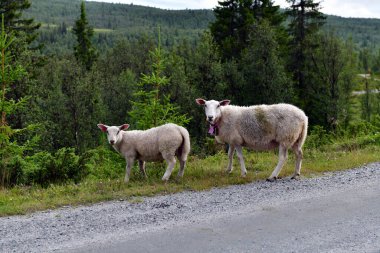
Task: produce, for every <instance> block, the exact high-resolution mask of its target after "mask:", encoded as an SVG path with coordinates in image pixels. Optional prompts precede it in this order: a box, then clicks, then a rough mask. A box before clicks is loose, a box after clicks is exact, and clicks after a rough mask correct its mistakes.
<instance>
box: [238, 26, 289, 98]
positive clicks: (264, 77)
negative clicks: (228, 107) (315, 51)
mask: <svg viewBox="0 0 380 253" xmlns="http://www.w3.org/2000/svg"><path fill="white" fill-rule="evenodd" d="M249 38H250V39H249V44H248V45H247V47H246V49H245V50H244V51H243V53H242V57H241V65H242V67H241V68H242V71H241V72H242V75H243V76H244V87H243V89H242V90H243V91H244V94H245V96H243V100H242V101H240V103H241V104H242V105H252V104H273V103H279V102H291V101H292V99H293V89H292V88H293V87H292V83H291V81H290V80H289V78H288V76H287V73H286V72H285V67H284V63H283V61H282V60H281V58H279V45H278V44H277V41H276V40H275V33H274V30H273V29H272V28H271V27H270V26H269V24H268V23H267V22H266V21H262V22H261V23H258V24H255V25H253V26H252V27H251V32H250V34H249Z"/></svg>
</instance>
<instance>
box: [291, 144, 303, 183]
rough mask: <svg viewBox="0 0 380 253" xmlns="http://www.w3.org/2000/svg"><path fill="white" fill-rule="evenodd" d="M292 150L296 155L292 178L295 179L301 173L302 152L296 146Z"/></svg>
mask: <svg viewBox="0 0 380 253" xmlns="http://www.w3.org/2000/svg"><path fill="white" fill-rule="evenodd" d="M293 151H294V154H295V155H296V168H295V170H294V174H293V176H292V179H297V178H299V176H300V175H301V165H302V158H303V153H302V149H300V148H298V147H295V148H293Z"/></svg>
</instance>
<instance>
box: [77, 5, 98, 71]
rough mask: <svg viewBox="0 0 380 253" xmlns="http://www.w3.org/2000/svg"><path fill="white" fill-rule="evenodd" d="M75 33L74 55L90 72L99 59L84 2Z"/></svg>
mask: <svg viewBox="0 0 380 253" xmlns="http://www.w3.org/2000/svg"><path fill="white" fill-rule="evenodd" d="M73 33H74V34H75V35H76V37H77V44H76V45H75V46H74V55H75V57H76V59H77V61H78V62H80V63H81V64H83V66H84V67H85V68H86V69H87V70H89V69H91V67H92V65H93V63H94V62H95V60H96V58H97V52H96V50H95V48H94V47H93V46H92V43H91V38H92V37H93V35H94V29H93V28H92V27H91V26H90V25H89V23H88V20H87V16H86V9H85V5H84V1H82V3H81V6H80V17H79V19H78V20H77V21H76V22H75V25H74V27H73Z"/></svg>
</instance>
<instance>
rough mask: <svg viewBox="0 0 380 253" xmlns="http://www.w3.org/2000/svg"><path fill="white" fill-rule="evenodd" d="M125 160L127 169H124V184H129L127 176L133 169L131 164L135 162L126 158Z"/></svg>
mask: <svg viewBox="0 0 380 253" xmlns="http://www.w3.org/2000/svg"><path fill="white" fill-rule="evenodd" d="M126 160H127V167H126V169H125V177H124V182H125V183H128V182H129V176H130V175H131V169H132V167H133V163H134V162H135V159H133V158H127V159H126Z"/></svg>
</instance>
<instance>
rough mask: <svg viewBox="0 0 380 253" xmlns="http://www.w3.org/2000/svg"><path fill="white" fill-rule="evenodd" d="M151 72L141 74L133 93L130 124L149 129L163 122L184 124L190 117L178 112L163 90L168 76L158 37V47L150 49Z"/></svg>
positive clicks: (166, 84)
mask: <svg viewBox="0 0 380 253" xmlns="http://www.w3.org/2000/svg"><path fill="white" fill-rule="evenodd" d="M151 55H152V59H153V64H152V73H150V74H142V77H141V79H140V80H141V81H140V83H138V88H139V89H138V91H136V92H135V93H134V101H132V110H131V111H130V112H129V113H128V114H129V117H130V119H131V120H132V124H134V125H135V126H136V127H137V128H138V129H149V128H152V127H156V126H159V125H162V124H165V123H176V124H178V125H182V126H183V125H185V124H187V123H189V121H190V118H189V117H188V116H187V115H185V114H181V113H180V110H179V109H180V108H179V107H178V106H177V105H175V104H174V103H172V102H171V101H170V95H167V94H164V93H163V90H165V87H167V86H168V84H169V77H167V76H165V75H164V70H165V60H166V59H165V57H164V55H163V52H162V49H161V40H160V37H159V43H158V47H157V48H156V49H155V50H153V51H151Z"/></svg>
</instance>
